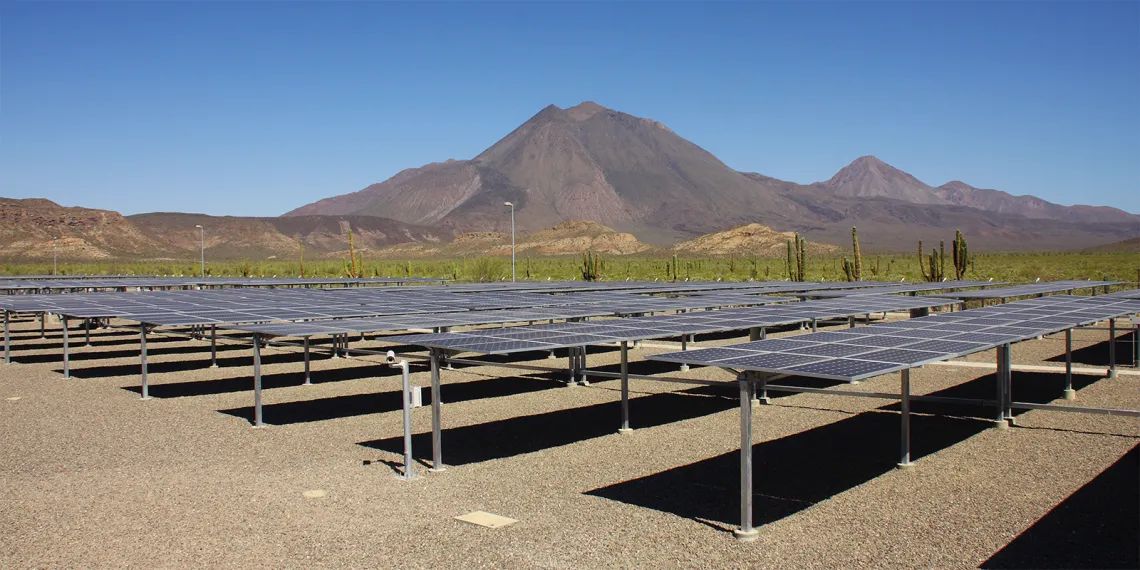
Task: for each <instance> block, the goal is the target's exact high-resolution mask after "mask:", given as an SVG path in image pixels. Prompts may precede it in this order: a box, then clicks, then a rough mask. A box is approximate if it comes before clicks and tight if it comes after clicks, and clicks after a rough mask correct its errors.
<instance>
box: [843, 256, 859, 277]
mask: <svg viewBox="0 0 1140 570" xmlns="http://www.w3.org/2000/svg"><path fill="white" fill-rule="evenodd" d="M855 272H856V269H855V264H854V263H852V262H851V260H849V259H847V256H846V255H844V256H843V274H844V275H846V276H847V280H848V281H858V279H856V278H855Z"/></svg>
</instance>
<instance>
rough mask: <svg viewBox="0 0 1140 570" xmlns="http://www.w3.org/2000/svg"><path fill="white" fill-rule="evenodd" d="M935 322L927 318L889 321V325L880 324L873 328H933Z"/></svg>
mask: <svg viewBox="0 0 1140 570" xmlns="http://www.w3.org/2000/svg"><path fill="white" fill-rule="evenodd" d="M934 324H935V321H934V320H933V319H929V318H917V319H908V320H905V321H891V322H889V323H880V324H877V325H875V328H890V329H921V328H925V327H930V326H934Z"/></svg>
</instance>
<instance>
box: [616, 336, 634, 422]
mask: <svg viewBox="0 0 1140 570" xmlns="http://www.w3.org/2000/svg"><path fill="white" fill-rule="evenodd" d="M632 432H633V430H632V429H630V427H629V341H625V340H623V341H621V427H620V428H618V433H620V434H628V433H632Z"/></svg>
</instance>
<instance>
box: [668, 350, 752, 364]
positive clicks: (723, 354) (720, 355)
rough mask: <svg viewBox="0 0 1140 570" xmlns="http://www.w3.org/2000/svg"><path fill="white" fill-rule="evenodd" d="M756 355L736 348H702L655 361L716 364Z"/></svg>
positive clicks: (675, 353) (673, 354) (676, 353)
mask: <svg viewBox="0 0 1140 570" xmlns="http://www.w3.org/2000/svg"><path fill="white" fill-rule="evenodd" d="M755 353H756V352H755V351H750V350H740V349H736V348H702V349H699V350H688V351H681V352H674V353H670V354H668V355H665V356H662V357H655V359H656V360H665V361H669V362H714V361H717V360H726V359H729V358H739V357H742V356H749V355H752V354H755Z"/></svg>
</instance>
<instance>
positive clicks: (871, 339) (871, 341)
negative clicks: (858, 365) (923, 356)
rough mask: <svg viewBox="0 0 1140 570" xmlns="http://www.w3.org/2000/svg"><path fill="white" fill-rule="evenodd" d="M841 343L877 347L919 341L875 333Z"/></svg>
mask: <svg viewBox="0 0 1140 570" xmlns="http://www.w3.org/2000/svg"><path fill="white" fill-rule="evenodd" d="M841 342H842V343H843V344H853V345H857V346H873V347H879V348H892V347H896V346H902V345H904V344H914V343H916V342H919V340H918V339H913V338H906V337H901V336H890V335H875V336H865V337H859V338H857V339H852V340H845V341H841Z"/></svg>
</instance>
